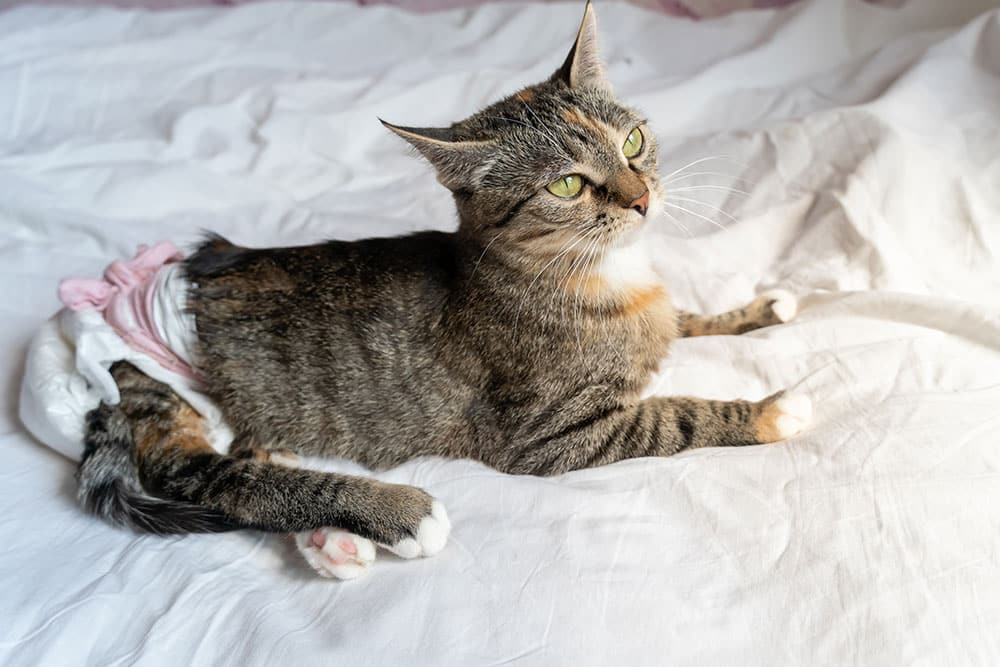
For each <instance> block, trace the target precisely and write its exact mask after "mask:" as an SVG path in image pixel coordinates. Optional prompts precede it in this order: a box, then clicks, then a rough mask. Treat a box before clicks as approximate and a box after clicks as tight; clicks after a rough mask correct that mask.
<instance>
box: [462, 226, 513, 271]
mask: <svg viewBox="0 0 1000 667" xmlns="http://www.w3.org/2000/svg"><path fill="white" fill-rule="evenodd" d="M504 231H506V230H504ZM503 234H504V232H500V233H499V234H497V235H496V236H494V237H493V238H492V239H490V242H489V243H487V244H486V247H485V248H483V254H481V255H480V256H479V259H477V260H476V265H475V266H474V267H473V268H472V274H471V275H470V276H469V279H470V280H471V279H472V278H475V277H476V271H478V270H479V263H480V262H482V261H483V257H486V252H487V251H488V250H489V249H490V246H491V245H493V242H494V241H496V240H497V239H498V238H500V237H501V236H503Z"/></svg>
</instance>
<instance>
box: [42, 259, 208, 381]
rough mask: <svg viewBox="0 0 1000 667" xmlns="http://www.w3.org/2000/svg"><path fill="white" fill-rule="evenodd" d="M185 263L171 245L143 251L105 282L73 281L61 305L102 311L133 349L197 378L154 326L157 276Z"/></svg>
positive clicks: (107, 274)
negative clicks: (170, 265)
mask: <svg viewBox="0 0 1000 667" xmlns="http://www.w3.org/2000/svg"><path fill="white" fill-rule="evenodd" d="M182 259H184V256H183V255H182V254H181V252H180V250H178V249H177V246H175V245H174V244H173V243H170V242H169V241H161V242H160V243H157V244H156V245H154V246H152V247H147V246H144V245H141V246H139V249H138V252H136V255H135V257H133V258H132V259H130V260H125V261H117V262H112V263H111V265H110V266H108V268H107V269H106V270H105V271H104V279H103V280H100V279H98V280H94V279H89V278H68V279H66V280H63V281H62V282H61V283H60V284H59V300H60V301H62V302H63V304H64V305H65V306H66V307H67V308H69V309H70V310H74V311H80V310H97V311H100V312H101V313H103V315H104V320H105V321H106V322H107V323H108V324H109V325H110V326H111V328H112V329H114V330H115V333H117V334H118V335H119V336H121V337H122V339H123V340H124V341H125V342H126V343H128V344H129V346H131V347H132V349H134V350H137V351H139V352H142V353H143V354H147V355H149V356H150V357H152V358H153V359H155V360H156V361H157V362H158V363H159V364H160V365H161V366H163V367H164V368H166V369H167V370H170V371H173V372H175V373H179V374H180V375H183V376H185V377H188V378H192V379H194V378H195V377H196V375H195V373H194V371H193V370H192V368H191V366H190V365H188V364H187V363H186V362H185V361H184V360H183V359H181V358H180V357H178V356H177V355H176V354H175V353H174V352H173V350H171V349H170V348H169V347H167V345H166V343H165V342H164V341H163V340H162V339H161V338H160V336H159V334H158V333H157V330H156V324H155V322H154V321H153V316H152V311H153V301H154V297H155V281H154V280H153V278H155V276H156V274H157V273H158V272H159V271H160V269H162V268H163V267H164V266H165V265H167V264H170V263H172V262H177V261H180V260H182Z"/></svg>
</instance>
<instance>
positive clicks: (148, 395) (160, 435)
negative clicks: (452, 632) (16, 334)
mask: <svg viewBox="0 0 1000 667" xmlns="http://www.w3.org/2000/svg"><path fill="white" fill-rule="evenodd" d="M111 373H112V376H113V377H114V378H115V381H116V383H117V384H118V387H119V390H120V392H121V402H120V403H119V404H118V405H114V406H110V405H101V406H99V407H98V408H97V409H96V410H94V411H93V412H92V413H91V415H90V420H89V421H90V423H89V426H88V432H87V434H86V446H87V448H86V451H85V453H84V457H83V460H82V461H81V464H80V469H79V472H78V480H79V483H80V492H79V493H80V499H81V502H82V503H83V504H84V506H85V507H87V508H88V509H90V510H91V511H93V512H94V513H96V514H99V515H101V516H103V517H105V518H108V519H110V520H112V521H114V522H116V523H121V524H126V525H130V526H132V527H135V528H138V529H140V530H144V531H150V532H158V533H185V532H207V531H219V530H235V529H239V528H255V529H258V530H263V531H267V532H283V533H284V532H289V533H298V532H306V531H315V530H316V529H318V528H322V527H324V526H337V527H339V530H342V531H344V532H345V533H349V534H351V535H355V536H358V537H359V538H360V539H364V540H370V541H371V542H374V543H378V544H383V545H386V547H387V548H389V549H391V550H392V551H394V552H395V553H397V554H399V555H401V556H403V557H406V558H413V557H416V556H431V555H433V554H435V553H437V552H438V551H440V550H441V549H442V548H443V547H444V545H445V542H446V541H447V538H448V533H449V530H450V524H449V522H448V519H447V514H446V513H445V511H444V507H443V506H442V505H441V503H440V502H438V501H437V500H435V499H434V498H432V497H431V496H430V495H428V494H427V493H426V492H425V491H423V490H422V489H418V488H416V487H412V486H406V485H400V484H387V483H384V482H379V481H377V480H373V479H368V478H365V477H356V476H352V475H342V474H337V473H327V472H320V471H316V470H305V469H299V468H293V467H288V466H286V465H275V464H274V463H272V462H271V461H270V460H268V461H263V460H259V459H258V458H257V457H256V456H243V457H240V456H226V455H222V454H219V453H217V452H215V451H214V450H213V449H212V448H211V447H210V446H209V444H208V442H207V440H206V438H205V433H204V428H203V423H202V420H201V418H200V416H199V415H198V414H197V413H196V412H195V411H194V410H193V409H192V408H191V406H189V405H188V404H187V403H186V402H184V401H183V400H182V399H181V398H180V397H179V396H177V395H176V394H175V393H174V392H173V391H172V390H171V389H170V388H169V387H167V386H166V385H164V384H162V383H160V382H157V381H156V380H153V379H152V378H150V377H148V376H146V375H145V374H143V373H142V372H140V371H139V370H138V369H136V368H135V367H134V366H132V365H130V364H127V363H123V362H120V363H117V364H115V365H114V366H112V369H111ZM324 537H329V536H328V535H326V536H324ZM360 539H359V541H356V542H355V543H353V547H354V548H355V549H357V553H355V554H350V553H348V555H349V556H359V555H360V556H361V557H362V559H363V557H364V555H365V554H366V553H368V551H367V549H365V548H364V542H361V541H360ZM320 541H322V542H323V544H322V547H320V548H321V549H324V548H326V547H327V544H328V543H329V540H326V541H323V540H321V539H317V540H315V542H320ZM333 544H334V545H337V544H339V542H338V541H334V542H333ZM314 546H315V544H314ZM350 550H351V549H350V548H347V549H346V552H349V551H350ZM335 558H336V555H335Z"/></svg>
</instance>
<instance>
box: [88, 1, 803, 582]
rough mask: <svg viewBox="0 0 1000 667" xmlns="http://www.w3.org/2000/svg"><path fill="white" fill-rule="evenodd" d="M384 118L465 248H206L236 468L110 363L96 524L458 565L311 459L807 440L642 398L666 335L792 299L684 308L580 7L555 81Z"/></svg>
mask: <svg viewBox="0 0 1000 667" xmlns="http://www.w3.org/2000/svg"><path fill="white" fill-rule="evenodd" d="M383 124H384V125H385V126H386V127H387V128H388V129H389V130H391V131H393V132H395V133H396V134H397V135H399V136H400V137H402V138H403V139H405V140H406V141H408V142H409V143H410V144H412V145H413V146H414V147H415V148H416V149H417V151H419V152H420V153H421V154H422V155H423V156H424V157H425V158H426V159H427V160H428V161H429V162H430V163H431V165H433V167H434V168H435V169H436V171H437V175H438V179H439V180H440V182H441V183H442V184H443V185H444V186H445V187H446V188H448V189H449V190H450V191H451V193H452V194H453V196H454V200H455V204H456V206H457V209H458V216H459V224H458V229H457V231H455V232H453V233H443V232H436V231H428V232H421V233H416V234H412V235H409V236H402V237H394V238H374V239H367V240H362V241H356V242H340V241H331V242H328V243H321V244H319V245H311V246H302V247H286V248H270V249H252V248H245V247H240V246H237V245H234V244H233V243H230V242H228V241H226V240H225V239H222V238H220V237H211V238H209V239H207V240H206V241H205V242H204V243H203V244H202V245H201V246H200V247H199V248H198V249H197V250H196V251H195V252H194V253H193V254H191V255H190V256H189V257H188V258H187V259H186V260H185V262H184V265H183V266H184V272H185V276H186V279H187V280H188V281H189V283H190V291H189V294H188V297H187V298H188V307H189V308H190V310H191V312H192V313H193V314H194V317H195V322H196V328H197V334H196V335H197V343H198V350H197V366H198V369H199V371H200V374H201V376H202V377H203V378H204V383H205V387H204V390H205V392H206V393H207V394H208V395H209V396H211V397H212V398H213V399H214V400H216V401H217V402H218V403H219V405H220V406H221V409H222V411H223V413H224V414H225V416H226V419H227V421H228V423H229V424H230V426H231V427H232V429H233V431H234V433H235V440H234V442H233V445H232V449H231V451H230V453H229V454H227V455H222V454H219V453H217V452H216V451H214V450H213V449H212V448H211V447H210V446H209V444H208V441H207V439H206V436H205V433H204V428H203V424H202V421H201V418H200V417H199V415H198V414H197V413H196V412H195V411H194V410H193V409H192V408H191V407H190V406H189V405H188V404H187V403H185V402H184V401H183V400H182V399H181V398H180V397H178V396H177V395H176V394H174V393H173V392H172V391H171V390H170V389H169V388H167V387H166V386H165V385H163V384H161V383H159V382H157V381H154V380H152V379H150V378H149V377H147V376H146V375H144V374H142V373H141V372H139V371H138V370H137V369H136V368H135V367H133V366H131V365H129V364H127V363H124V362H119V363H117V364H116V365H115V366H113V368H112V373H113V375H114V378H115V381H116V382H117V384H118V386H119V388H120V391H121V397H122V400H121V402H120V403H119V404H117V405H113V406H112V405H107V404H102V405H101V406H100V407H98V408H97V409H95V410H94V411H93V412H92V413H90V415H89V417H88V428H87V435H86V452H85V456H84V458H83V461H82V463H81V465H80V469H79V472H78V479H79V483H80V487H79V489H80V490H79V496H80V500H81V501H82V503H83V505H84V506H86V507H87V508H88V509H90V510H91V511H93V512H96V513H97V514H100V515H102V516H104V517H106V518H109V519H111V520H113V521H116V522H118V523H121V524H125V525H130V526H132V527H135V528H139V529H141V530H145V531H151V532H154V533H180V532H208V531H224V530H232V529H239V528H252V529H256V530H262V531H273V532H291V533H296V541H297V544H298V546H299V548H300V550H301V551H302V553H303V554H304V555H305V557H306V559H307V560H308V561H309V563H310V564H312V565H313V567H315V568H316V569H317V571H319V572H320V573H321V574H323V575H326V576H336V577H341V578H347V577H352V576H355V575H357V574H359V573H360V572H362V571H364V570H365V569H366V568H367V566H368V565H370V564H371V562H372V561H373V560H374V558H375V545H379V546H382V547H385V548H388V549H390V550H392V551H394V552H395V553H397V554H399V555H400V556H403V557H405V558H411V557H415V556H429V555H432V554H434V553H436V552H437V551H439V550H440V549H442V548H443V547H444V545H445V542H446V540H447V536H448V532H449V529H450V526H449V523H448V519H447V516H446V514H445V511H444V509H443V507H442V505H441V504H440V503H439V502H438V501H436V500H435V499H434V498H432V497H431V496H430V495H428V494H427V493H426V492H424V491H423V490H421V489H418V488H414V487H410V486H400V485H393V484H386V483H382V482H378V481H375V480H372V479H367V478H364V477H355V476H348V475H342V474H334V473H326V472H318V471H313V470H307V469H303V468H300V467H297V466H296V463H297V461H298V458H297V455H314V456H331V457H346V458H348V459H352V460H354V461H357V462H360V463H361V464H364V465H365V466H368V467H371V468H376V469H377V468H386V467H390V466H395V465H397V464H399V463H402V462H403V461H406V460H408V459H412V458H413V457H417V456H441V457H447V458H469V459H475V460H478V461H481V462H483V463H485V464H487V465H489V466H492V467H493V468H495V469H497V470H499V471H503V472H507V473H518V474H532V475H557V474H559V473H563V472H566V471H569V470H575V469H579V468H588V467H593V466H600V465H605V464H609V463H613V462H615V461H620V460H622V459H629V458H635V457H643V456H669V455H671V454H674V453H676V452H679V451H681V450H684V449H689V448H695V447H718V446H740V445H753V444H758V443H768V442H774V441H777V440H780V439H783V438H786V437H788V436H790V435H793V434H795V433H797V432H799V431H800V430H801V429H802V428H803V427H804V426H805V424H806V422H807V420H808V419H809V416H810V410H811V408H810V404H809V401H808V399H806V398H805V397H803V396H786V395H783V394H782V393H779V394H776V395H773V396H770V397H768V398H766V399H764V400H761V401H758V402H753V401H740V400H737V401H715V400H703V399H699V398H678V397H670V398H666V397H653V398H647V399H645V400H640V392H641V391H642V389H643V388H644V387H645V385H646V384H647V382H648V381H649V379H650V377H651V374H652V372H653V371H654V369H656V367H657V365H658V363H659V362H660V360H661V359H662V358H663V357H664V356H665V354H666V353H667V348H668V346H669V345H670V342H671V340H673V339H674V338H676V337H678V336H700V335H717V334H739V333H743V332H745V331H750V330H752V329H756V328H759V327H765V326H769V325H774V324H778V323H780V322H783V321H785V320H787V319H788V318H790V317H791V316H793V315H794V312H795V301H794V298H793V297H792V296H791V295H790V294H788V293H787V292H781V293H776V294H770V295H765V296H762V297H760V298H758V299H757V300H755V301H754V302H753V303H751V304H750V305H748V306H747V307H745V308H742V309H739V310H737V311H733V312H730V313H726V314H723V315H717V316H702V315H695V314H691V313H685V312H681V311H678V310H675V309H674V307H673V306H672V305H671V301H670V297H669V294H668V291H667V288H666V287H665V286H664V285H663V283H662V282H661V279H660V278H659V277H658V276H657V274H656V273H655V272H654V271H653V269H652V267H651V262H650V257H649V256H648V254H647V252H646V246H645V245H644V244H643V240H642V233H643V229H644V226H645V225H647V224H648V223H649V221H650V219H651V217H652V214H653V213H654V212H656V211H657V210H658V206H659V205H660V204H661V202H662V200H663V188H662V185H661V183H660V179H659V176H658V175H657V145H656V140H655V138H654V136H653V133H652V131H651V130H650V128H649V126H648V124H647V122H646V120H645V119H644V118H643V116H642V115H640V114H639V113H638V112H637V111H635V110H634V109H631V108H630V107H628V106H625V105H624V104H622V103H621V102H619V101H618V100H617V99H616V97H615V96H614V94H613V92H612V90H611V87H610V85H609V84H608V82H607V80H606V79H605V76H604V73H603V69H602V66H601V64H600V61H599V58H598V53H597V48H596V24H595V19H594V14H593V11H592V9H591V8H590V5H589V4H588V6H587V9H586V12H585V15H584V19H583V23H582V26H581V28H580V30H579V33H578V35H577V38H576V42H575V44H574V45H573V47H572V49H571V51H570V53H569V56H568V57H567V58H566V60H565V62H564V63H563V65H562V66H561V67H560V68H559V69H558V71H556V73H555V74H554V75H553V76H552V77H551V78H549V79H547V80H545V81H543V82H541V83H539V84H536V85H533V86H529V87H527V88H525V89H523V90H521V91H520V92H518V93H516V94H515V95H512V96H510V97H508V98H506V99H503V100H501V101H499V102H497V103H495V104H493V105H491V106H489V107H487V108H486V109H484V110H483V111H480V112H478V113H476V114H474V115H472V116H470V117H468V118H466V119H465V120H462V121H460V122H457V123H454V124H453V125H451V126H450V127H447V128H441V129H429V128H410V127H397V126H394V125H390V124H389V123H383Z"/></svg>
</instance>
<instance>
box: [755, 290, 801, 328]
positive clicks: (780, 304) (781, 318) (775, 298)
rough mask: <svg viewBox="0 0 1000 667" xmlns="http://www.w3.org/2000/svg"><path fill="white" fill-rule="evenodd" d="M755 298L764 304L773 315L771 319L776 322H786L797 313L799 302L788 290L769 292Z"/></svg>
mask: <svg viewBox="0 0 1000 667" xmlns="http://www.w3.org/2000/svg"><path fill="white" fill-rule="evenodd" d="M757 298H758V300H760V301H762V302H763V303H764V305H765V306H766V307H767V308H768V309H769V310H770V312H771V314H772V315H773V319H776V320H777V321H778V322H788V321H790V320H792V319H793V318H794V317H795V316H796V315H798V313H799V300H798V299H796V298H795V295H794V294H792V293H791V292H789V291H788V290H784V289H773V290H769V291H767V292H764V293H763V294H761V295H760V296H759V297H757Z"/></svg>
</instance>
